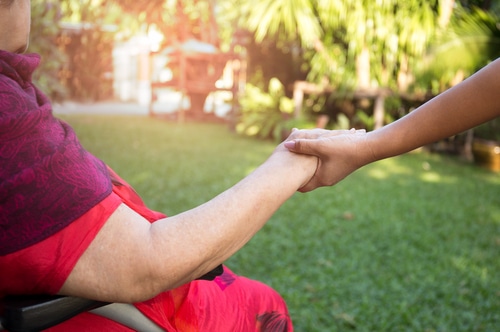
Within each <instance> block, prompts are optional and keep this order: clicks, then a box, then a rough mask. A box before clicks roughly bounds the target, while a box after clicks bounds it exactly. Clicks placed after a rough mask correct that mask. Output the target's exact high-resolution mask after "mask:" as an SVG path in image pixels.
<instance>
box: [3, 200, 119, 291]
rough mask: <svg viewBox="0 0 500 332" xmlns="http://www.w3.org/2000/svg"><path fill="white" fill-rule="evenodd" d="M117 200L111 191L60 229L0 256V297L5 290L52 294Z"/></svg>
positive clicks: (108, 215)
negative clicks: (15, 250)
mask: <svg viewBox="0 0 500 332" xmlns="http://www.w3.org/2000/svg"><path fill="white" fill-rule="evenodd" d="M121 203H122V200H121V199H120V198H119V196H117V195H116V194H111V195H109V196H108V197H106V198H105V199H104V200H103V201H101V202H100V203H99V204H97V205H96V206H95V207H94V208H92V209H90V210H89V211H88V212H87V213H85V214H84V215H83V216H81V217H80V218H78V219H76V220H75V221H74V222H73V223H72V224H70V225H69V226H67V227H66V228H64V229H63V230H62V231H59V232H58V233H56V234H54V235H53V236H51V237H49V238H47V239H45V240H43V241H41V242H38V243H37V244H35V245H32V246H30V247H28V248H26V249H22V250H19V251H17V252H15V253H12V254H8V255H6V256H0V271H1V273H0V298H1V297H4V296H5V295H7V294H40V293H42V294H47V293H48V294H56V293H57V292H58V291H59V289H60V288H61V287H62V285H63V283H64V281H65V280H66V278H68V276H69V274H70V272H71V270H72V269H73V267H74V266H75V264H76V262H77V261H78V259H79V258H80V256H81V255H82V254H83V252H84V251H85V249H87V247H88V246H89V245H90V243H91V242H92V240H94V238H95V236H96V235H97V233H98V232H99V230H100V229H101V227H102V226H103V225H104V223H105V222H106V220H107V219H108V218H109V217H110V216H111V214H112V213H113V212H114V211H115V210H116V208H117V207H118V206H119V205H120V204H121ZM83 230H85V231H83Z"/></svg>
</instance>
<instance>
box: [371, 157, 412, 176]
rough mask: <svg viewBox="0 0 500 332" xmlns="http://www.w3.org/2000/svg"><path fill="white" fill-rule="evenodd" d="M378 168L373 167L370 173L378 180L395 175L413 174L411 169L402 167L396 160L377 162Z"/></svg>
mask: <svg viewBox="0 0 500 332" xmlns="http://www.w3.org/2000/svg"><path fill="white" fill-rule="evenodd" d="M374 165H377V167H372V168H370V170H369V171H368V174H369V175H370V176H371V177H372V178H374V179H377V180H383V179H386V178H388V177H389V176H391V175H393V174H408V175H409V174H411V172H412V171H411V169H410V168H408V167H404V166H402V165H400V164H399V163H398V162H397V161H395V160H394V159H385V160H381V161H379V162H377V163H376V164H374Z"/></svg>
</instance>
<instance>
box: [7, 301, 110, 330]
mask: <svg viewBox="0 0 500 332" xmlns="http://www.w3.org/2000/svg"><path fill="white" fill-rule="evenodd" d="M107 304H109V303H106V302H99V301H94V300H88V299H84V298H79V297H72V296H56V295H36V296H35V295H30V296H9V297H6V298H4V299H1V300H0V318H1V324H0V330H1V327H3V328H4V329H7V330H9V331H11V332H31V331H40V330H43V329H46V328H49V327H51V326H54V325H57V324H59V323H62V322H63V321H65V320H68V319H70V318H71V317H73V316H76V315H78V314H79V313H82V312H85V311H89V310H92V309H95V308H99V307H102V306H104V305H107Z"/></svg>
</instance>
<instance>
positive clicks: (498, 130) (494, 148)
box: [472, 118, 500, 172]
mask: <svg viewBox="0 0 500 332" xmlns="http://www.w3.org/2000/svg"><path fill="white" fill-rule="evenodd" d="M472 154H473V156H474V161H475V162H476V163H477V164H479V165H481V166H483V167H486V168H488V169H490V170H492V171H495V172H500V118H496V119H494V120H492V121H489V122H487V123H485V124H483V125H481V126H478V127H476V128H474V140H473V142H472Z"/></svg>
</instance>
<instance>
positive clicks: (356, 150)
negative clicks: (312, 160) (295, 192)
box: [284, 129, 374, 192]
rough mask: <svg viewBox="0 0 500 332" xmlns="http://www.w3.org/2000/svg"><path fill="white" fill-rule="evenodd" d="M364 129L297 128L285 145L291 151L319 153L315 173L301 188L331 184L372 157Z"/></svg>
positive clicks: (306, 190) (314, 154) (315, 154)
mask: <svg viewBox="0 0 500 332" xmlns="http://www.w3.org/2000/svg"><path fill="white" fill-rule="evenodd" d="M366 135H367V134H366V131H365V130H355V129H351V130H324V129H312V130H294V131H293V132H292V134H290V136H289V137H288V138H287V140H286V141H285V143H284V146H285V147H286V148H288V149H289V150H290V151H292V152H295V153H301V154H308V155H313V156H317V157H318V158H319V161H318V167H317V169H316V173H315V174H314V176H313V177H312V178H311V180H310V181H309V182H308V183H307V184H306V185H305V186H303V187H301V188H300V189H299V191H300V192H308V191H311V190H313V189H316V188H318V187H323V186H331V185H334V184H336V183H337V182H339V181H340V180H342V179H343V178H345V177H346V176H347V175H349V174H351V173H352V172H354V171H355V170H356V169H358V168H360V167H362V166H364V165H366V164H368V163H369V162H371V161H373V159H374V158H373V155H372V153H371V151H370V149H369V146H368V144H367V140H366Z"/></svg>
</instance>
